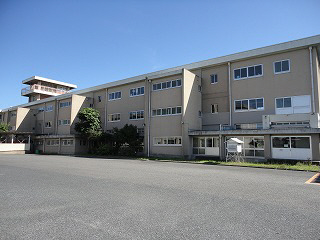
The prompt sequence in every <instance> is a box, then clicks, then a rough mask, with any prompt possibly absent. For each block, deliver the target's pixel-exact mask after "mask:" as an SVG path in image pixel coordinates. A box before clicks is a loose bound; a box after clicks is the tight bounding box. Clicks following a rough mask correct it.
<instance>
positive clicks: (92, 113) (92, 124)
mask: <svg viewBox="0 0 320 240" xmlns="http://www.w3.org/2000/svg"><path fill="white" fill-rule="evenodd" d="M78 118H79V122H77V123H76V124H75V128H74V129H75V130H76V131H77V132H78V133H80V135H81V136H82V137H83V138H85V139H87V140H88V141H90V140H93V139H95V138H97V137H99V136H100V135H101V133H102V130H101V121H100V113H99V111H98V110H95V109H93V108H83V109H82V110H81V111H79V113H78Z"/></svg>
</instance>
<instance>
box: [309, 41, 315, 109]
mask: <svg viewBox="0 0 320 240" xmlns="http://www.w3.org/2000/svg"><path fill="white" fill-rule="evenodd" d="M309 53H310V54H309V55H310V76H311V95H312V112H313V113H315V112H316V106H315V99H314V77H313V60H312V46H310V47H309Z"/></svg>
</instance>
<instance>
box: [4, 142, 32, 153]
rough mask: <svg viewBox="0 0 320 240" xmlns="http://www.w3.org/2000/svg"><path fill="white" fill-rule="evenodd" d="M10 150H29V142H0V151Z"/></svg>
mask: <svg viewBox="0 0 320 240" xmlns="http://www.w3.org/2000/svg"><path fill="white" fill-rule="evenodd" d="M12 151H30V144H29V143H0V153H8V152H12Z"/></svg>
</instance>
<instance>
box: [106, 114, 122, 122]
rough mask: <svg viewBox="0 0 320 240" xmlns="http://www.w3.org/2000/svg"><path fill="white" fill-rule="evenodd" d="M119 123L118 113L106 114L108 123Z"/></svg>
mask: <svg viewBox="0 0 320 240" xmlns="http://www.w3.org/2000/svg"><path fill="white" fill-rule="evenodd" d="M118 121H120V113H113V114H108V122H118Z"/></svg>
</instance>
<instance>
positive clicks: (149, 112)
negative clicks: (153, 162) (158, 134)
mask: <svg viewBox="0 0 320 240" xmlns="http://www.w3.org/2000/svg"><path fill="white" fill-rule="evenodd" d="M146 80H147V84H148V139H147V140H148V149H147V150H148V157H150V135H151V134H150V129H151V127H150V125H151V80H150V79H148V77H146Z"/></svg>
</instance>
